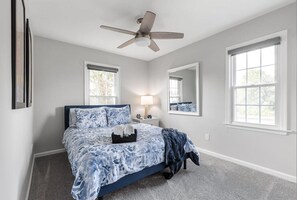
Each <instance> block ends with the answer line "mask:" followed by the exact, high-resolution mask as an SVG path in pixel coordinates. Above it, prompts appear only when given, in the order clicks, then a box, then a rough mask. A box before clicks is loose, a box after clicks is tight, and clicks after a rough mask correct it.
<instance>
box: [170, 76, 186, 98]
mask: <svg viewBox="0 0 297 200" xmlns="http://www.w3.org/2000/svg"><path fill="white" fill-rule="evenodd" d="M171 77H176V78H181V79H182V78H183V77H181V76H171ZM169 81H170V77H169ZM178 91H179V100H180V102H182V101H183V80H181V81H179V82H178ZM170 98H171V96H170V84H169V101H170ZM173 98H176V97H173ZM169 103H170V102H169Z"/></svg>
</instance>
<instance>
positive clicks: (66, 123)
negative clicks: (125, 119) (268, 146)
mask: <svg viewBox="0 0 297 200" xmlns="http://www.w3.org/2000/svg"><path fill="white" fill-rule="evenodd" d="M125 106H129V109H130V113H131V106H130V104H120V105H71V106H64V123H65V130H66V129H67V128H68V127H69V112H70V108H82V109H83V108H99V107H111V108H122V107H125Z"/></svg>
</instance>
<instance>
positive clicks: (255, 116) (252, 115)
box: [246, 106, 259, 124]
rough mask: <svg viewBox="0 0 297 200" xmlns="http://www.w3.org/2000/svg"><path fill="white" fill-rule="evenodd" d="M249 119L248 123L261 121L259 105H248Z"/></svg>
mask: <svg viewBox="0 0 297 200" xmlns="http://www.w3.org/2000/svg"><path fill="white" fill-rule="evenodd" d="M246 117H247V119H246V121H247V122H248V123H257V124H258V123H259V106H247V116H246Z"/></svg>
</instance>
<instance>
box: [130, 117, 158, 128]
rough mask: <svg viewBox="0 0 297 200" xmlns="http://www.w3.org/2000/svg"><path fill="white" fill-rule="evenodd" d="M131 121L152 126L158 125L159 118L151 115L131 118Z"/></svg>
mask: <svg viewBox="0 0 297 200" xmlns="http://www.w3.org/2000/svg"><path fill="white" fill-rule="evenodd" d="M133 122H137V123H143V124H150V125H153V126H159V119H158V118H155V117H153V118H152V119H137V118H133Z"/></svg>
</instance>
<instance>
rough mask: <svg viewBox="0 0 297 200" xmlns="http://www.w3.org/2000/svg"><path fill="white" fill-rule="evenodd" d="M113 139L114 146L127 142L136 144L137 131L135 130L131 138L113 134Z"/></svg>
mask: <svg viewBox="0 0 297 200" xmlns="http://www.w3.org/2000/svg"><path fill="white" fill-rule="evenodd" d="M111 139H112V143H113V144H118V143H126V142H136V140H137V130H136V129H134V134H131V135H129V136H124V137H121V136H120V135H115V134H114V133H112V134H111Z"/></svg>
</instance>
